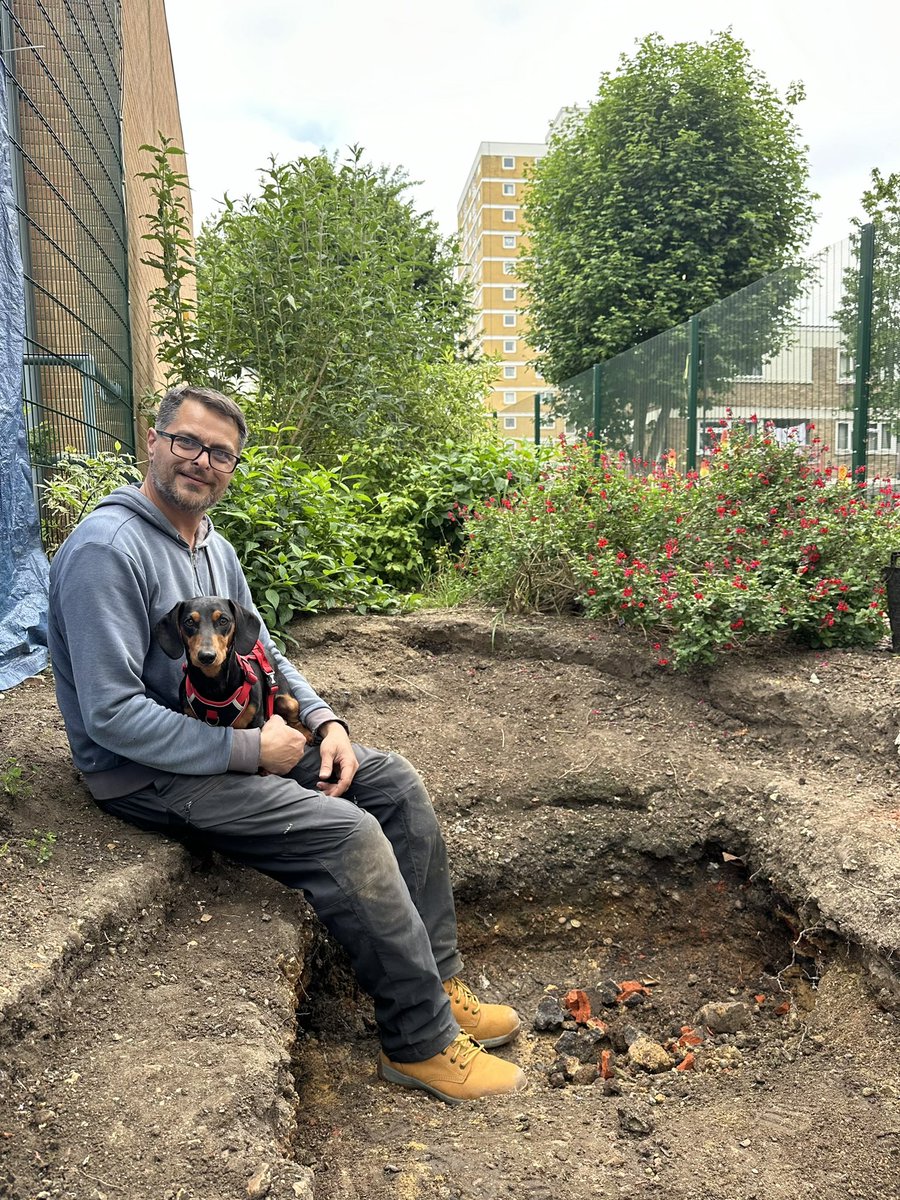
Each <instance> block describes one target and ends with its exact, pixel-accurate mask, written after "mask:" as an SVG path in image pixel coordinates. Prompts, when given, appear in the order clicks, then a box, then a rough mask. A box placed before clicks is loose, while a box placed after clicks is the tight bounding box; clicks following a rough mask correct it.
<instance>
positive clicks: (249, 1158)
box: [0, 862, 318, 1200]
mask: <svg viewBox="0 0 900 1200" xmlns="http://www.w3.org/2000/svg"><path fill="white" fill-rule="evenodd" d="M132 882H133V881H132ZM105 890H106V892H107V893H108V894H109V895H111V896H113V895H115V894H118V889H117V888H116V886H115V881H107V886H106V889H105ZM128 895H129V897H130V899H131V900H135V898H137V897H138V895H139V892H138V889H136V888H133V887H132V888H130V889H129V892H128ZM168 899H169V901H170V903H169V904H167V905H166V907H164V906H163V905H162V904H161V903H160V902H158V901H156V902H154V901H153V900H152V899H151V900H149V902H148V903H147V904H145V905H144V906H143V915H142V918H141V920H139V921H136V922H132V923H130V924H125V925H123V926H122V927H121V929H119V928H116V929H115V930H113V929H112V927H111V926H110V923H109V922H107V923H106V924H105V925H103V926H101V925H99V924H98V925H97V926H96V928H97V929H98V930H100V933H101V936H100V938H99V939H98V940H97V941H96V942H87V941H85V942H83V943H82V945H81V951H82V953H83V955H84V954H89V955H90V956H91V957H90V964H89V966H87V968H86V969H85V970H84V971H83V972H82V973H80V974H79V973H75V974H74V977H73V978H72V979H71V980H70V982H69V986H68V987H67V988H66V990H65V992H57V993H56V994H52V993H48V994H47V995H45V996H44V998H43V1000H42V1002H41V1004H40V1005H39V1006H38V1008H37V1009H36V1010H35V1011H34V1012H33V1013H32V1021H31V1024H30V1028H28V1029H27V1031H26V1032H25V1034H24V1036H22V1037H20V1038H19V1040H17V1041H15V1042H12V1043H10V1044H8V1045H7V1046H6V1047H5V1048H4V1050H5V1053H4V1055H3V1061H2V1066H0V1195H2V1196H4V1197H11V1198H18V1197H23V1198H24V1197H26V1196H28V1197H32V1196H35V1195H41V1196H45V1197H51V1196H60V1197H73V1198H77V1200H82V1198H84V1200H101V1198H102V1197H105V1196H110V1197H112V1196H122V1195H124V1196H127V1197H129V1200H176V1198H177V1200H214V1198H218V1197H225V1196H245V1195H247V1194H248V1186H249V1187H250V1188H251V1190H250V1193H249V1194H251V1195H253V1194H256V1195H259V1196H262V1195H267V1196H268V1197H270V1200H278V1198H280V1197H289V1198H293V1197H304V1196H306V1197H309V1196H311V1194H312V1193H311V1192H310V1190H309V1186H308V1183H309V1180H308V1176H309V1173H308V1172H307V1171H306V1170H305V1169H304V1168H302V1167H298V1166H296V1165H295V1164H293V1163H291V1162H290V1161H288V1159H287V1157H286V1152H287V1150H288V1147H289V1145H290V1142H291V1139H292V1136H293V1131H294V1126H295V1121H296V1115H295V1107H296V1097H295V1093H294V1086H293V1075H292V1071H291V1049H292V1046H293V1042H294V1037H295V1022H296V1016H295V1013H296V1001H297V988H298V986H299V984H300V981H301V977H302V974H303V970H304V965H305V963H306V962H307V958H308V954H309V951H310V947H311V945H312V942H313V940H314V939H315V938H316V937H317V936H318V933H317V927H316V926H315V923H314V921H313V919H312V917H311V916H310V915H309V912H308V910H307V909H306V908H305V906H304V904H303V901H302V898H300V897H298V896H295V895H293V894H292V893H290V892H288V891H287V890H286V889H283V888H281V887H279V886H277V885H276V884H274V883H272V881H270V880H268V879H266V878H264V877H262V876H258V875H256V874H254V873H252V872H248V871H242V870H241V869H240V868H237V867H231V866H228V865H222V864H220V863H218V862H217V863H216V867H215V869H214V870H212V871H209V872H207V873H204V874H194V875H187V876H185V877H184V878H182V879H181V880H180V881H177V882H175V883H174V885H173V894H172V895H171V897H169V898H168ZM166 908H168V909H169V911H166ZM119 911H121V910H119ZM104 934H105V936H104ZM89 947H90V948H89ZM63 974H64V971H63V973H62V974H59V975H58V976H57V979H58V980H61V979H62V978H63ZM98 1131H101V1134H100V1136H99V1137H98V1136H97V1133H98ZM254 1189H255V1191H254Z"/></svg>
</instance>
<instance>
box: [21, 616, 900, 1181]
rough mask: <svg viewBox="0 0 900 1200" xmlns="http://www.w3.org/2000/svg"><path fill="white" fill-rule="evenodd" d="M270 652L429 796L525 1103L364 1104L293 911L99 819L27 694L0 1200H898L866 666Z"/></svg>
mask: <svg viewBox="0 0 900 1200" xmlns="http://www.w3.org/2000/svg"><path fill="white" fill-rule="evenodd" d="M293 633H294V635H295V637H296V638H297V641H298V645H297V647H296V650H295V652H294V655H293V656H294V658H295V659H296V660H297V661H298V663H299V664H300V665H301V667H302V668H303V670H304V671H305V673H306V674H307V675H308V676H309V678H310V679H311V680H312V682H313V683H314V684H315V685H316V686H317V688H318V689H319V690H320V692H322V693H323V694H324V695H325V696H327V697H328V698H329V699H330V700H331V702H332V704H333V706H334V707H335V708H336V709H337V710H338V711H339V712H341V713H343V714H344V715H346V716H347V718H348V720H349V721H350V723H351V726H352V729H353V733H354V736H355V737H356V738H357V739H358V740H360V741H364V742H369V743H370V744H374V745H382V746H387V747H390V748H392V749H395V750H399V751H401V752H402V753H404V754H406V755H407V756H408V757H409V758H410V759H412V761H413V762H415V763H416V765H417V766H418V767H419V769H420V770H421V771H422V773H423V775H424V776H425V779H426V782H427V783H428V786H429V789H430V791H431V794H432V796H433V798H434V801H435V806H436V808H437V810H438V813H439V815H440V817H441V819H442V823H443V827H444V830H445V835H446V837H447V841H448V845H449V848H450V853H451V859H452V863H453V870H454V882H455V887H456V892H457V897H458V902H459V908H460V916H461V939H462V949H463V952H464V954H465V956H466V960H467V969H466V977H467V979H468V981H469V982H470V983H471V984H472V986H474V987H475V988H476V989H477V990H478V992H479V994H480V995H482V997H483V998H484V999H488V1000H503V1001H509V1002H512V1003H515V1004H516V1006H517V1007H518V1008H519V1010H520V1012H521V1014H522V1016H523V1021H524V1030H523V1033H522V1034H521V1035H520V1037H519V1039H518V1040H517V1041H516V1042H515V1043H514V1044H513V1045H511V1046H509V1047H505V1048H504V1049H503V1050H502V1051H500V1053H502V1054H504V1055H505V1056H507V1057H509V1058H510V1059H513V1060H514V1061H516V1062H518V1063H520V1064H521V1065H522V1066H523V1068H524V1069H525V1071H526V1074H527V1075H528V1078H529V1087H528V1089H527V1091H525V1092H524V1093H521V1094H519V1095H517V1096H515V1097H510V1098H502V1099H496V1100H492V1101H484V1102H480V1103H477V1104H472V1105H465V1106H458V1107H451V1106H447V1105H443V1104H441V1103H439V1102H437V1101H435V1100H433V1099H431V1098H430V1097H428V1096H426V1095H425V1094H424V1093H420V1092H411V1091H405V1090H403V1089H398V1088H393V1087H391V1086H390V1085H387V1084H384V1083H381V1082H380V1081H379V1080H378V1079H377V1077H376V1075H375V1060H376V1056H377V1040H376V1037H375V1033H374V1028H373V1023H372V1020H371V1012H370V1006H369V1002H368V1000H367V998H366V997H364V996H362V995H360V994H359V993H358V991H357V990H356V989H355V987H354V985H353V982H352V980H351V979H350V977H349V975H348V973H347V971H346V967H345V964H344V962H343V960H342V956H341V955H340V953H339V952H337V951H336V950H335V948H334V947H333V946H331V945H330V944H329V943H328V941H327V940H326V939H324V937H323V935H322V933H321V930H320V928H319V926H318V924H317V922H316V921H315V919H314V918H313V917H312V916H311V914H310V913H309V911H308V909H307V908H306V906H305V904H304V902H303V900H302V898H301V897H298V896H296V895H294V894H292V893H290V892H288V891H287V890H286V889H283V888H280V887H279V886H278V885H276V884H275V883H273V882H272V881H270V880H267V879H264V878H262V877H260V876H257V875H255V874H254V873H252V872H249V871H246V870H243V869H241V868H239V867H236V866H234V865H233V864H229V863H227V862H224V861H222V860H220V859H218V858H214V859H212V860H199V859H196V858H193V857H192V856H191V855H190V854H189V853H188V852H187V851H185V850H184V849H183V848H182V847H181V846H179V845H177V844H175V843H172V842H167V841H166V840H164V839H161V838H157V837H154V836H151V835H147V834H143V833H141V832H139V831H137V830H134V829H131V828H129V827H127V826H125V825H123V824H121V823H119V822H117V821H115V820H113V819H110V818H108V817H106V816H104V815H103V814H102V813H100V812H98V811H97V810H96V809H95V808H94V806H93V805H92V804H91V802H90V799H89V798H88V796H87V793H86V792H85V791H84V789H83V786H82V785H81V783H80V781H79V780H78V777H77V775H76V773H75V772H74V770H73V768H72V767H71V764H70V762H69V758H68V751H67V747H66V743H65V735H64V733H63V730H62V723H61V719H60V716H59V713H58V711H57V710H56V707H55V703H54V700H53V690H52V680H50V679H49V677H39V678H37V679H34V680H29V681H27V682H26V683H25V684H23V685H21V686H20V687H19V688H16V689H13V690H12V691H10V692H7V693H5V694H4V695H2V696H0V1197H4V1198H8V1200H25V1198H26V1197H27V1198H41V1200H44V1198H45V1197H68V1198H77V1200H103V1198H104V1197H108V1198H110V1200H112V1198H113V1197H123V1196H124V1197H128V1198H129V1200H144V1198H146V1200H225V1198H230V1197H245V1196H248V1195H249V1196H259V1197H263V1196H268V1197H271V1198H272V1200H281V1198H293V1197H301V1198H304V1197H305V1198H306V1200H311V1198H313V1197H314V1198H315V1200H350V1198H354V1200H355V1198H362V1197H366V1198H372V1200H414V1198H418V1197H422V1198H426V1197H427V1198H432V1197H434V1198H437V1197H447V1198H454V1200H457V1198H458V1200H463V1198H467V1200H468V1198H471V1200H475V1198H476V1197H477V1198H478V1200H485V1198H487V1200H490V1198H494V1197H498V1198H500V1197H504V1198H506V1197H512V1198H514V1200H551V1198H553V1200H555V1198H556V1197H558V1196H571V1197H581V1196H584V1197H591V1196H602V1197H620V1196H628V1197H634V1196H665V1197H671V1198H674V1200H781V1198H782V1197H784V1198H787V1197H789V1196H790V1197H798V1196H799V1197H803V1196H807V1195H809V1196H818V1197H821V1198H823V1200H832V1198H834V1200H839V1198H841V1200H842V1198H844V1197H864V1198H871V1200H875V1197H879V1198H880V1197H894V1196H900V1185H898V1183H897V1176H898V1167H900V1025H898V1012H900V977H898V974H897V971H896V960H897V956H898V947H900V905H898V898H900V897H898V891H900V888H898V865H900V854H898V841H897V839H898V830H900V759H898V749H897V744H896V741H897V738H898V732H900V705H898V697H897V689H896V672H897V665H896V660H895V659H894V658H893V657H892V656H891V654H890V653H889V652H888V650H887V648H886V647H883V648H879V649H876V650H873V651H867V652H849V651H830V652H828V653H824V654H823V653H813V652H809V651H803V650H799V649H797V648H796V647H792V646H790V645H787V644H784V645H780V646H777V647H767V648H764V649H760V650H758V651H756V652H747V653H744V654H742V655H740V656H735V657H734V658H732V659H730V660H728V661H726V662H725V663H723V664H722V665H721V666H720V667H717V668H716V669H715V670H710V671H706V672H702V673H697V674H695V675H693V676H688V677H685V676H676V675H672V674H671V673H668V672H666V671H663V670H661V669H659V668H658V667H656V666H655V664H654V661H653V657H649V656H648V652H647V649H646V646H645V645H644V644H643V643H642V642H640V641H639V640H636V639H635V638H634V636H633V635H632V634H631V633H629V632H627V631H624V630H615V629H614V630H606V629H603V628H598V627H597V626H595V625H593V624H588V623H587V622H584V621H579V620H577V619H571V620H568V619H563V618H556V617H553V618H551V617H532V618H520V619H511V618H500V617H498V616H497V615H496V614H493V613H489V612H478V611H456V612H453V613H427V612H425V613H418V614H415V615H412V616H406V617H397V618H389V617H358V616H349V615H339V616H331V617H323V618H316V619H314V620H311V621H308V622H305V623H302V624H301V625H299V626H297V627H296V628H295V629H294V630H293ZM629 980H633V981H637V982H638V983H640V984H642V986H643V989H644V990H643V991H641V992H638V993H637V996H636V997H635V998H633V999H631V1000H629V1001H628V1002H624V999H625V997H624V993H625V992H627V991H628V989H624V990H623V989H622V987H621V985H622V984H623V983H624V982H625V981H629ZM577 992H583V993H584V996H583V998H581V999H582V1007H581V1009H580V1012H579V1013H578V1014H577V1015H580V1016H581V1018H582V1021H581V1023H580V1024H577V1023H576V1022H575V1021H574V1020H573V1019H572V1017H571V1015H569V1010H568V1009H567V1008H566V1005H565V1002H564V1001H565V997H566V995H567V994H568V993H577ZM574 1002H575V998H574V997H570V1004H574ZM711 1003H712V1004H725V1005H730V1006H732V1008H731V1009H729V1010H727V1011H728V1012H729V1013H730V1014H731V1016H732V1017H733V1018H734V1023H735V1024H736V1025H737V1026H738V1027H737V1028H735V1029H734V1030H733V1031H723V1032H716V1030H715V1029H714V1028H711V1026H710V1024H709V1023H708V1020H709V1017H710V1010H709V1009H708V1008H704V1006H707V1005H709V1004H711ZM585 1004H586V1005H587V1006H589V1011H590V1014H591V1017H592V1019H593V1023H585V1020H584V1019H585V1018H586V1015H587V1012H588V1008H586V1007H585ZM735 1006H736V1007H735ZM539 1009H540V1012H541V1013H542V1014H551V1015H552V1020H551V1021H550V1022H549V1023H551V1024H555V1025H556V1026H557V1027H555V1028H550V1029H545V1028H535V1025H534V1022H535V1018H536V1016H537V1014H538V1012H539ZM564 1017H566V1018H567V1019H566V1020H565V1021H564ZM598 1020H599V1022H600V1023H598ZM540 1023H541V1022H540V1021H539V1024H540ZM543 1023H544V1024H546V1023H548V1022H547V1021H544V1022H543ZM725 1023H726V1024H727V1019H726V1022H725ZM639 1039H643V1043H644V1045H645V1046H646V1044H647V1043H648V1042H650V1043H653V1044H654V1045H655V1049H654V1050H653V1052H652V1053H653V1055H655V1056H656V1061H655V1063H654V1064H653V1065H654V1066H655V1068H656V1069H655V1070H652V1071H651V1070H648V1069H647V1065H648V1064H646V1063H645V1065H643V1066H642V1065H640V1064H639V1063H638V1062H637V1061H635V1056H636V1054H637V1052H636V1050H635V1049H634V1047H635V1045H636V1043H637V1042H638V1040H639ZM629 1047H631V1049H629ZM601 1063H603V1064H604V1066H605V1069H604V1071H603V1072H602V1073H601V1072H600V1070H599V1067H600V1065H601ZM604 1076H605V1077H604Z"/></svg>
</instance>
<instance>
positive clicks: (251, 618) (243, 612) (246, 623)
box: [228, 600, 262, 654]
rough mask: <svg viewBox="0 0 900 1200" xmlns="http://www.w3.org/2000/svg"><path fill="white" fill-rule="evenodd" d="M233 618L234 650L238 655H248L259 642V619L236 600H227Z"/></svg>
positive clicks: (260, 625) (260, 627)
mask: <svg viewBox="0 0 900 1200" xmlns="http://www.w3.org/2000/svg"><path fill="white" fill-rule="evenodd" d="M228 603H229V604H230V605H231V614H232V616H233V617H234V648H235V650H236V651H237V652H238V654H249V653H250V651H251V650H252V649H253V647H254V646H255V645H256V643H257V641H258V640H259V631H260V630H261V629H262V624H261V623H260V619H259V617H258V616H257V615H256V613H253V612H250V610H249V609H247V608H243V607H242V606H241V605H240V604H238V603H237V601H236V600H229V601H228Z"/></svg>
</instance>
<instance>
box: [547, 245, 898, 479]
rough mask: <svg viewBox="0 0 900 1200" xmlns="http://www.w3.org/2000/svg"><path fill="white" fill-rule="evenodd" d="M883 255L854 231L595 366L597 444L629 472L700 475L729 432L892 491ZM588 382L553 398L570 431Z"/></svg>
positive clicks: (583, 379) (894, 303) (894, 372)
mask: <svg viewBox="0 0 900 1200" xmlns="http://www.w3.org/2000/svg"><path fill="white" fill-rule="evenodd" d="M897 257H898V252H897V250H896V248H894V247H892V246H891V245H890V244H889V243H888V242H887V240H886V239H884V240H882V241H881V242H879V241H878V239H877V238H875V237H874V232H873V230H872V227H871V226H865V227H863V228H862V229H861V230H858V231H857V232H856V233H854V234H853V235H852V236H851V237H850V238H848V239H846V240H845V241H843V242H839V243H837V244H835V245H834V246H830V247H828V248H827V249H825V250H823V251H822V252H821V253H819V254H817V255H815V256H813V257H811V258H809V259H807V260H805V261H803V262H801V263H799V264H796V265H793V266H789V267H786V268H784V269H783V270H780V271H776V272H773V273H772V274H770V275H767V276H765V277H764V278H762V279H759V280H757V281H756V282H755V283H753V284H751V285H750V286H749V287H746V288H743V289H742V290H741V291H739V292H736V293H735V294H734V295H732V296H729V297H727V298H726V299H724V300H722V301H720V302H719V303H717V304H714V305H711V306H710V307H709V308H707V309H704V310H703V311H702V312H700V313H697V314H696V315H695V316H693V317H692V318H691V319H690V320H689V321H688V322H686V323H685V324H684V325H679V326H676V327H675V328H673V329H669V330H667V331H666V332H665V333H661V334H659V335H657V336H656V337H654V338H651V339H649V340H648V341H646V342H642V343H641V344H640V345H638V346H634V347H632V348H631V349H630V350H626V351H625V352H624V353H622V354H617V355H616V356H615V357H614V358H611V359H608V360H607V361H606V362H604V363H602V364H600V368H601V376H602V419H601V421H600V423H599V428H598V429H597V433H598V436H599V438H600V439H601V440H602V441H603V442H604V443H605V444H606V446H607V447H608V448H609V449H611V450H613V451H621V452H623V453H624V454H625V455H626V457H627V459H628V461H629V463H630V465H631V467H632V469H634V470H641V471H647V470H652V469H654V468H656V469H658V468H659V467H660V466H661V465H665V466H668V467H672V468H677V469H679V470H685V469H688V470H691V469H695V468H696V469H699V470H700V471H702V470H703V464H704V461H705V460H706V459H707V458H708V456H709V454H710V453H711V450H712V441H713V437H714V436H715V437H717V438H721V436H722V435H723V433H724V434H725V435H726V436H727V431H728V429H729V428H731V427H732V426H734V425H735V424H740V425H745V426H748V427H749V428H750V429H751V430H767V431H768V433H769V435H770V436H774V437H775V438H776V439H777V440H779V441H784V442H792V443H796V444H797V445H798V447H799V446H802V447H804V448H805V450H806V453H807V454H808V455H809V456H810V457H811V458H812V459H813V460H814V461H815V463H816V465H817V466H818V467H821V468H825V467H831V468H832V469H833V470H836V471H838V472H839V473H841V474H844V473H845V472H846V473H850V472H853V471H854V470H856V471H857V472H858V473H859V474H860V475H862V473H863V472H865V473H866V474H867V477H868V478H869V479H872V480H875V479H879V478H891V479H894V480H897V479H900V439H898V435H900V320H898V318H900V285H898V284H897V279H898V277H900V270H898V269H897V266H896V263H897ZM590 377H591V372H590V371H585V372H582V374H580V375H578V376H576V377H575V378H574V379H570V380H567V381H566V382H565V383H563V384H562V385H561V386H560V388H559V395H558V399H557V403H558V404H560V405H561V406H562V407H563V408H564V409H565V411H567V412H568V413H569V414H570V416H571V418H572V421H573V424H574V425H575V426H576V427H577V428H578V429H579V430H580V431H581V432H584V431H585V430H587V429H588V428H589V427H590V424H591V419H592V414H591V408H590V406H589V403H588V391H587V389H588V380H589V379H590ZM596 423H597V422H596V421H594V424H596ZM860 467H861V468H862V471H859V468H860Z"/></svg>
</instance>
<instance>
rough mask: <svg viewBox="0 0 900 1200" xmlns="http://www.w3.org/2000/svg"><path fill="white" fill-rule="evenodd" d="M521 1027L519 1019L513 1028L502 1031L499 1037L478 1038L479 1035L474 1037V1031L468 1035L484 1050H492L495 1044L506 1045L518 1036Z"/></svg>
mask: <svg viewBox="0 0 900 1200" xmlns="http://www.w3.org/2000/svg"><path fill="white" fill-rule="evenodd" d="M521 1028H522V1022H521V1021H520V1022H519V1024H518V1025H517V1026H516V1027H515V1029H511V1030H510V1031H509V1033H502V1034H500V1036H499V1037H492V1038H480V1037H475V1034H474V1033H473V1034H470V1037H473V1038H475V1041H476V1042H478V1043H479V1044H480V1045H482V1046H484V1048H485V1050H494V1049H495V1048H496V1047H497V1046H506V1045H507V1044H508V1043H509V1042H511V1041H513V1040H514V1039H515V1038H517V1037H518V1036H519V1031H520V1030H521Z"/></svg>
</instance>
